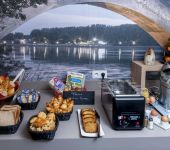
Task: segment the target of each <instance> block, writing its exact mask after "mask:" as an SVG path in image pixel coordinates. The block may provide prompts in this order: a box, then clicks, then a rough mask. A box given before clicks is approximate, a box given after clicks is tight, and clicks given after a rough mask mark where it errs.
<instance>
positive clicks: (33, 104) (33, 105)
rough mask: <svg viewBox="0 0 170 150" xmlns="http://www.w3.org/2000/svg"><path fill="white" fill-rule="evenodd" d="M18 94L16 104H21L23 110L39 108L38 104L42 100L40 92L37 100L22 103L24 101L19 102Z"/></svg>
mask: <svg viewBox="0 0 170 150" xmlns="http://www.w3.org/2000/svg"><path fill="white" fill-rule="evenodd" d="M20 95H21V94H19V95H18V96H20ZM18 96H17V98H16V104H18V105H20V106H21V109H22V110H34V109H36V108H37V105H38V103H39V101H40V98H41V97H40V93H38V100H37V102H31V103H22V102H19V100H18Z"/></svg>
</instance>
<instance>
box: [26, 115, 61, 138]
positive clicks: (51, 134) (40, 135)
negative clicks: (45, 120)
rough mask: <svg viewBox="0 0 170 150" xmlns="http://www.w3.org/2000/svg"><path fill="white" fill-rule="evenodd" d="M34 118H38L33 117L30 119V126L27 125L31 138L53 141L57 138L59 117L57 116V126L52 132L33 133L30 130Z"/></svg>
mask: <svg viewBox="0 0 170 150" xmlns="http://www.w3.org/2000/svg"><path fill="white" fill-rule="evenodd" d="M33 117H36V115H35V116H32V117H31V118H30V119H29V121H28V124H27V128H28V132H29V134H30V135H31V138H32V139H33V140H53V139H54V137H55V133H56V131H57V128H58V125H59V120H58V118H57V116H56V126H55V128H54V130H50V131H32V130H31V129H30V120H31V119H32V118H33Z"/></svg>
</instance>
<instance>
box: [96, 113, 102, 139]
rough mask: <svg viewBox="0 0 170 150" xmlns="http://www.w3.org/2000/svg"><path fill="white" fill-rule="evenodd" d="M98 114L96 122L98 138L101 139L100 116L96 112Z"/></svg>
mask: <svg viewBox="0 0 170 150" xmlns="http://www.w3.org/2000/svg"><path fill="white" fill-rule="evenodd" d="M95 113H96V118H97V119H96V120H97V138H100V137H101V136H100V116H99V114H98V112H97V111H96V110H95Z"/></svg>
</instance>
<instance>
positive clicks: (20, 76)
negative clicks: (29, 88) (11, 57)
mask: <svg viewBox="0 0 170 150" xmlns="http://www.w3.org/2000/svg"><path fill="white" fill-rule="evenodd" d="M24 75H25V69H21V71H20V72H19V73H18V74H17V75H16V77H15V78H14V79H13V81H12V83H14V84H15V82H16V81H17V80H18V84H19V86H20V85H21V82H22V80H23V78H24ZM17 93H18V92H16V93H15V95H14V97H13V99H12V102H14V100H15V99H16V97H17Z"/></svg>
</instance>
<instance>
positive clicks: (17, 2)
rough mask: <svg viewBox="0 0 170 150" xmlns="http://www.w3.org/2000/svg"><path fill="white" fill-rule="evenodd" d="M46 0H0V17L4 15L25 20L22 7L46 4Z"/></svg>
mask: <svg viewBox="0 0 170 150" xmlns="http://www.w3.org/2000/svg"><path fill="white" fill-rule="evenodd" d="M47 1H48V0H0V19H1V21H2V19H3V18H5V17H10V18H16V19H20V20H25V19H26V15H25V14H23V8H28V7H37V6H38V5H41V4H47Z"/></svg>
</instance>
